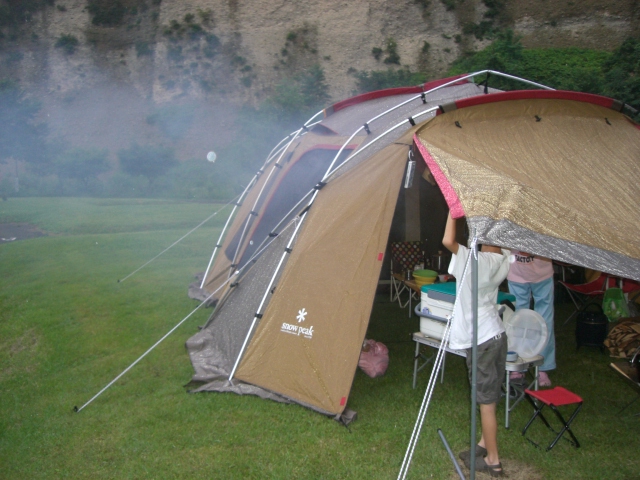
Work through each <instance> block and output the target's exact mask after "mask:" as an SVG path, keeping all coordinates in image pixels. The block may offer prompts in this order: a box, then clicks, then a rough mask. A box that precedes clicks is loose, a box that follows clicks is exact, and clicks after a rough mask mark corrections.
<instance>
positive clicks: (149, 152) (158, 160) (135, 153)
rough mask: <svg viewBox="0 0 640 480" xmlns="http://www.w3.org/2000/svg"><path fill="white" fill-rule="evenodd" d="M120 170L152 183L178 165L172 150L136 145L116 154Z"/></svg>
mask: <svg viewBox="0 0 640 480" xmlns="http://www.w3.org/2000/svg"><path fill="white" fill-rule="evenodd" d="M118 159H119V160H120V168H121V169H122V171H123V172H124V173H127V174H129V175H132V176H144V177H146V178H148V179H149V182H150V183H153V182H154V181H155V179H156V178H158V177H159V176H161V175H164V174H165V173H166V172H167V170H169V169H170V168H171V167H173V166H175V165H177V164H178V160H177V159H176V157H175V154H174V152H173V150H172V149H170V148H166V147H161V146H156V145H138V144H137V143H134V144H133V145H132V146H131V147H130V148H127V149H123V150H120V151H119V152H118Z"/></svg>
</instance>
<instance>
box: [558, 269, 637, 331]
mask: <svg viewBox="0 0 640 480" xmlns="http://www.w3.org/2000/svg"><path fill="white" fill-rule="evenodd" d="M558 283H559V284H560V285H562V286H563V287H564V288H566V289H567V293H568V294H569V297H570V298H571V301H572V302H573V304H574V305H575V307H576V309H575V311H574V312H573V313H572V314H571V315H569V317H568V318H567V319H566V320H565V322H564V323H563V324H562V325H563V326H564V325H566V324H567V323H569V321H570V320H571V319H572V318H573V317H574V316H576V315H577V314H578V313H579V312H580V311H582V310H584V309H585V308H586V307H587V305H589V304H590V303H592V302H595V301H598V302H600V301H601V300H602V296H603V295H604V292H605V291H606V290H607V288H613V287H620V288H621V289H622V291H623V292H624V293H632V292H636V291H639V290H640V284H639V283H638V282H635V281H633V280H628V279H624V278H620V277H616V276H613V275H608V274H606V273H600V275H599V276H598V277H597V278H596V279H595V280H592V281H591V282H587V283H581V284H578V285H576V284H572V283H567V282H564V281H560V282H558Z"/></svg>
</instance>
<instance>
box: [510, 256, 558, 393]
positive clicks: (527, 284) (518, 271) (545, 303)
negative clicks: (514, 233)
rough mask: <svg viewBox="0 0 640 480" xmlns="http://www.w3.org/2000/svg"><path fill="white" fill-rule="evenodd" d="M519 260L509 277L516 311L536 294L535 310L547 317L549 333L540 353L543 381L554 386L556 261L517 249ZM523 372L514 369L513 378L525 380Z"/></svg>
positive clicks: (541, 384) (513, 264)
mask: <svg viewBox="0 0 640 480" xmlns="http://www.w3.org/2000/svg"><path fill="white" fill-rule="evenodd" d="M512 254H513V255H514V257H515V261H514V262H513V263H511V266H510V268H509V274H508V275H507V280H508V282H509V291H510V292H511V293H512V294H513V295H515V296H516V305H515V307H516V311H518V310H520V309H521V308H529V305H530V302H531V298H532V297H533V309H534V310H535V311H536V312H538V313H539V314H540V315H541V316H542V318H544V321H545V323H546V324H547V332H549V341H548V342H547V345H546V347H545V348H544V350H543V351H542V352H540V354H541V355H542V356H544V363H543V364H542V365H541V366H540V369H539V371H540V376H539V377H538V378H539V383H540V386H541V387H550V386H551V380H550V379H549V374H548V373H547V372H549V371H550V370H554V369H555V368H556V337H555V333H554V331H553V315H554V311H553V264H552V262H551V260H549V259H548V258H545V257H540V256H538V255H531V254H530V253H525V252H518V251H515V250H514V251H513V252H512ZM522 376H523V374H522V373H519V372H512V373H511V378H512V379H514V380H518V379H521V378H522Z"/></svg>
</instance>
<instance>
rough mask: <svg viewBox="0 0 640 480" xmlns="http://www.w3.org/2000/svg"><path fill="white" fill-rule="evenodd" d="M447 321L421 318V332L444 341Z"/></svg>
mask: <svg viewBox="0 0 640 480" xmlns="http://www.w3.org/2000/svg"><path fill="white" fill-rule="evenodd" d="M446 327H447V321H446V320H445V319H444V318H436V317H425V316H422V315H421V316H420V331H421V332H422V333H424V334H425V335H427V336H428V337H431V338H436V339H438V340H442V337H443V336H444V329H445V328H446Z"/></svg>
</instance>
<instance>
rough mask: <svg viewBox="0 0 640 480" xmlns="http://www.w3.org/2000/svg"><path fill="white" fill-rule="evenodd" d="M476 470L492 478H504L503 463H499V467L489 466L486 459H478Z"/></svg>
mask: <svg viewBox="0 0 640 480" xmlns="http://www.w3.org/2000/svg"><path fill="white" fill-rule="evenodd" d="M476 470H477V471H479V472H487V473H488V474H489V475H491V476H492V477H502V476H503V475H504V470H503V469H502V463H498V464H497V465H487V462H486V461H485V457H478V458H476Z"/></svg>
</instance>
